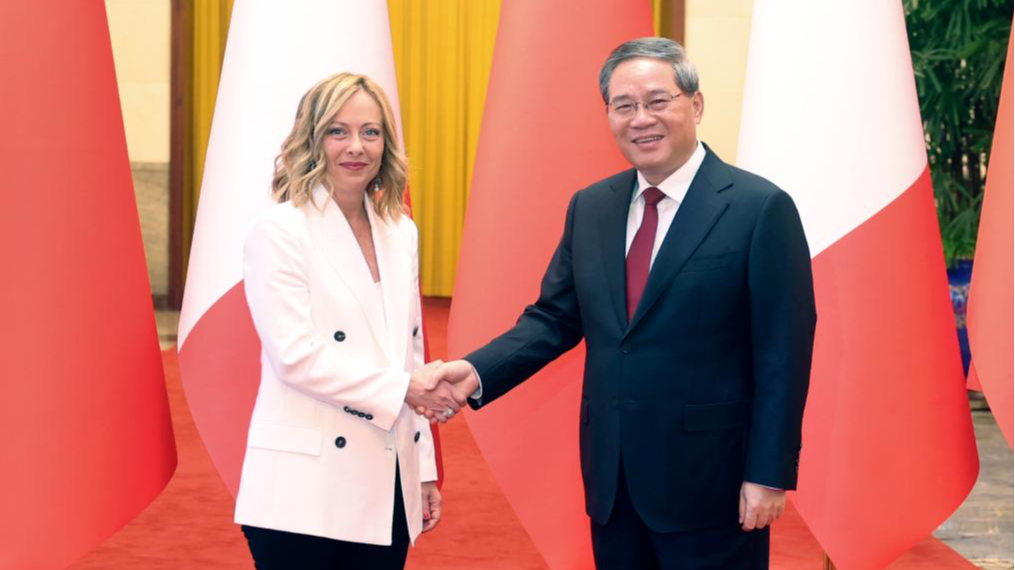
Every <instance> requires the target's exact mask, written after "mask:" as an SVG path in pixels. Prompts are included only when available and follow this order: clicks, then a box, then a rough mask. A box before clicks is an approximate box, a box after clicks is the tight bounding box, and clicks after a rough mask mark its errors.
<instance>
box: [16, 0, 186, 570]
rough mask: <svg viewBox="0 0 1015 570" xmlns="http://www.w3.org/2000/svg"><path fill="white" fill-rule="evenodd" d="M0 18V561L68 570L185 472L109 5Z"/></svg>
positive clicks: (21, 10)
mask: <svg viewBox="0 0 1015 570" xmlns="http://www.w3.org/2000/svg"><path fill="white" fill-rule="evenodd" d="M2 12H3V13H2V15H0V76H2V77H3V84H4V86H3V88H2V89H0V125H2V130H3V136H2V137H0V171H2V172H3V182H2V183H0V187H2V191H3V198H4V206H3V207H2V208H0V264H2V266H3V278H2V279H0V315H2V322H3V326H2V327H0V434H3V440H2V443H0V537H3V538H2V543H3V546H2V547H0V569H4V570H6V569H10V570H22V569H26V568H32V569H48V568H54V569H55V568H64V567H66V566H68V565H70V564H71V563H73V562H74V561H75V560H76V559H78V558H79V557H81V556H82V555H84V554H85V553H87V552H88V551H90V550H91V549H93V548H94V547H96V546H97V545H99V544H100V543H102V542H103V541H104V540H106V539H107V538H109V537H110V536H111V535H112V534H113V533H115V532H116V531H118V530H119V529H120V528H121V527H123V525H125V524H126V523H127V522H129V521H130V520H131V519H133V518H134V517H135V516H136V515H138V514H139V513H140V512H141V511H142V510H144V509H145V507H147V506H148V505H149V503H151V502H152V500H154V499H155V498H156V497H157V496H158V495H159V493H160V492H161V491H162V489H163V488H164V487H165V485H166V483H168V482H169V479H170V477H171V476H172V474H173V471H174V469H175V468H176V448H175V445H174V443H173V431H172V424H171V423H170V416H169V402H168V399H167V396H166V387H165V379H164V378H163V374H162V359H161V355H160V353H159V345H158V334H157V332H156V328H155V314H154V312H153V311H152V298H151V288H150V286H149V283H148V272H147V270H146V268H145V257H144V249H143V247H142V243H141V231H140V226H139V225H138V214H137V206H136V204H135V201H134V190H133V183H132V181H131V172H130V163H129V161H128V159H127V145H126V140H125V138H124V131H123V122H122V119H121V115H120V101H119V98H118V95H117V87H116V74H115V71H114V69H113V53H112V48H111V46H110V38H109V31H108V28H107V24H106V12H105V9H104V6H103V3H102V2H100V1H89V2H70V3H68V2H60V1H56V0H39V1H36V2H8V3H5V4H4V7H3V10H2Z"/></svg>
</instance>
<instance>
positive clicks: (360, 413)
mask: <svg viewBox="0 0 1015 570" xmlns="http://www.w3.org/2000/svg"><path fill="white" fill-rule="evenodd" d="M356 415H357V416H359V417H361V418H365V417H367V415H366V414H364V413H363V412H356Z"/></svg>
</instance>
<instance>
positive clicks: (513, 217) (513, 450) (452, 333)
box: [448, 0, 652, 570]
mask: <svg viewBox="0 0 1015 570" xmlns="http://www.w3.org/2000/svg"><path fill="white" fill-rule="evenodd" d="M563 22H567V25H566V26H564V25H562V23H563ZM649 35H652V15H651V12H650V5H649V3H648V2H630V1H629V0H568V1H557V2H546V1H543V0H513V1H511V2H505V3H504V5H503V6H502V7H501V11H500V23H499V29H498V31H497V45H496V47H495V48H494V55H493V66H492V70H491V75H490V83H489V87H488V89H487V99H486V106H485V107H484V110H483V126H482V130H481V131H480V136H479V147H478V149H477V154H476V168H475V172H474V174H473V179H472V190H471V192H470V194H469V209H468V212H467V213H466V217H465V230H464V235H463V236H462V250H461V253H460V255H459V260H458V275H457V277H456V280H455V292H454V302H453V303H452V305H451V317H450V321H449V322H448V354H449V355H450V356H451V357H461V356H462V355H464V354H465V353H466V352H469V351H470V350H473V349H475V348H477V347H479V346H481V345H482V344H485V343H486V342H489V340H490V339H491V338H493V337H495V336H496V335H498V334H500V333H502V332H504V331H505V330H507V329H508V328H510V327H511V325H513V324H514V323H515V320H516V319H517V318H518V315H520V314H521V313H522V310H523V309H524V308H525V306H526V305H528V304H529V303H531V302H532V300H533V299H535V298H536V297H538V296H539V283H540V280H541V278H542V276H543V272H544V271H545V270H546V264H547V263H548V262H549V260H550V257H551V256H552V255H553V250H554V248H555V247H556V245H557V242H558V241H559V240H560V234H561V232H562V231H563V227H564V214H565V212H566V210H567V203H568V201H569V200H570V199H571V196H572V195H573V194H574V193H575V192H576V191H578V190H579V189H580V188H582V187H584V186H587V185H589V184H591V183H593V182H595V181H596V180H599V179H602V178H605V177H606V176H609V175H611V174H615V173H617V172H619V171H621V170H625V169H628V168H630V165H629V164H628V163H627V162H626V161H625V160H624V158H623V157H622V156H621V154H620V152H619V151H618V150H617V147H616V145H615V144H614V142H613V137H612V136H611V135H610V130H609V128H608V125H607V122H606V115H605V110H604V108H603V100H602V98H601V97H600V95H599V91H598V89H597V88H596V87H597V85H596V78H597V77H598V75H599V68H600V66H601V65H602V64H603V62H604V61H606V58H607V57H608V56H609V55H610V52H611V51H613V49H614V48H615V47H617V46H618V45H620V44H622V43H623V42H625V41H628V40H631V39H634V38H639V37H644V36H649ZM548 129H549V130H550V131H552V133H555V134H560V133H564V134H565V136H564V137H563V138H562V137H560V136H556V135H555V134H551V135H549V136H543V135H542V134H539V133H544V132H546V131H547V130H548ZM583 360H584V344H582V345H580V346H579V347H578V348H576V349H575V350H573V351H571V352H570V353H568V354H566V355H564V356H563V357H561V358H559V359H557V361H555V362H553V363H551V364H550V365H549V366H547V367H546V368H545V369H543V370H542V371H541V372H540V373H539V374H537V375H536V377H534V378H533V379H532V380H530V381H528V382H525V383H524V384H522V385H521V386H519V387H518V388H517V389H515V390H513V391H512V392H511V393H510V394H507V395H506V396H504V397H503V398H501V399H500V400H498V401H497V405H496V406H492V407H489V408H486V409H484V410H483V412H482V413H477V414H466V418H467V419H468V422H469V428H470V429H471V430H472V434H473V436H475V438H476V442H477V443H479V446H480V448H481V449H482V451H483V457H484V458H485V459H486V461H487V463H488V464H489V466H490V469H491V470H492V471H493V474H494V476H495V477H496V479H497V482H498V483H499V484H500V487H501V490H502V491H503V492H504V496H505V497H506V498H507V500H508V502H509V503H510V504H511V507H512V508H513V509H514V511H515V513H516V514H517V515H518V518H519V520H520V521H521V523H522V525H523V526H524V527H525V530H526V532H528V534H529V536H531V537H532V541H533V543H535V545H536V547H537V548H538V549H539V552H540V554H542V555H543V559H544V560H546V562H547V564H548V565H549V567H550V568H554V569H562V570H563V569H572V568H573V569H581V568H591V567H592V566H593V562H592V545H591V539H590V538H589V519H588V516H586V515H585V504H584V496H583V487H582V482H581V472H580V467H579V464H580V462H579V458H578V422H577V420H576V418H577V417H578V403H579V401H580V400H581V399H580V398H579V393H580V391H581V383H582V366H583V365H582V362H583Z"/></svg>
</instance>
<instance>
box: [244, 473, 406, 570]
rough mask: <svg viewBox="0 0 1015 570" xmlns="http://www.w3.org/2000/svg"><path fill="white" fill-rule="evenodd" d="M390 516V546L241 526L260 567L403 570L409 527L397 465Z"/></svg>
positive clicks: (274, 569)
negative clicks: (393, 504) (393, 501)
mask: <svg viewBox="0 0 1015 570" xmlns="http://www.w3.org/2000/svg"><path fill="white" fill-rule="evenodd" d="M391 517H392V523H391V546H377V545H374V544H362V543H359V542H346V541H343V540H334V539H331V538H323V537H320V536H310V535H306V534H296V533H292V532H284V531H281V530H272V529H267V528H258V527H253V526H246V525H244V526H243V527H242V528H243V534H244V536H246V537H247V545H248V546H250V554H251V555H252V556H253V557H254V567H255V568H257V570H290V569H293V568H299V569H301V570H339V569H344V568H357V569H359V568H363V569H367V568H369V569H371V570H374V569H376V570H401V569H402V568H404V567H405V558H406V555H407V554H408V552H409V528H408V526H407V525H406V522H405V502H404V499H403V498H402V485H401V482H400V479H399V473H398V468H397V467H396V468H395V508H394V512H393V513H392V515H391Z"/></svg>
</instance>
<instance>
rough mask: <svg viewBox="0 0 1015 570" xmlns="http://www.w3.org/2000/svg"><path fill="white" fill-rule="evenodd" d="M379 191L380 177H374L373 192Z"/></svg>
mask: <svg viewBox="0 0 1015 570" xmlns="http://www.w3.org/2000/svg"><path fill="white" fill-rule="evenodd" d="M380 191H381V177H380V176H378V177H377V178H374V192H380Z"/></svg>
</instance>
